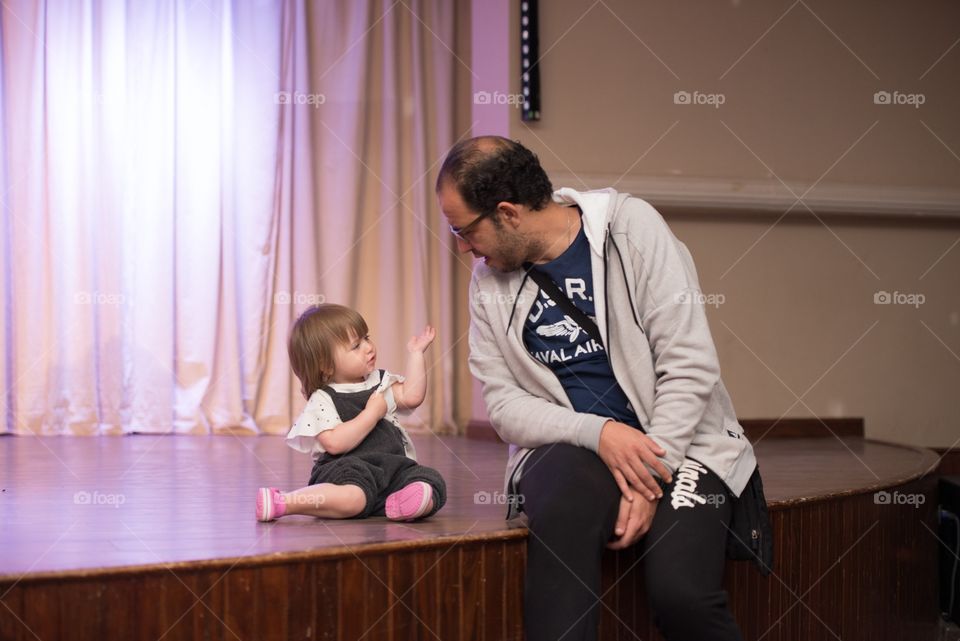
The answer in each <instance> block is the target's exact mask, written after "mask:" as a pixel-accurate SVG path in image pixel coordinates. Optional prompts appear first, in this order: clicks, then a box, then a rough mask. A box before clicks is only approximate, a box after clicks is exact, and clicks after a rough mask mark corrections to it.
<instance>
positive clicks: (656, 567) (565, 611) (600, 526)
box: [517, 444, 742, 641]
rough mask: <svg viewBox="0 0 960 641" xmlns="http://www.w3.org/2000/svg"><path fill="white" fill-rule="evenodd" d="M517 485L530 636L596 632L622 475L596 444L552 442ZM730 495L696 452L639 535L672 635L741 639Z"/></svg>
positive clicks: (662, 622) (658, 617) (658, 618)
mask: <svg viewBox="0 0 960 641" xmlns="http://www.w3.org/2000/svg"><path fill="white" fill-rule="evenodd" d="M517 489H518V491H519V493H520V494H521V495H522V496H523V511H524V512H526V514H527V516H528V517H529V521H530V522H529V529H530V538H529V540H528V544H527V575H526V587H525V593H524V623H525V630H526V638H527V641H539V640H545V641H546V640H549V641H559V640H561V639H562V640H564V641H582V640H585V639H596V637H597V628H598V625H599V617H600V610H601V608H602V607H603V606H602V605H601V604H600V602H599V595H600V559H601V556H602V554H603V551H604V548H605V546H606V544H607V543H608V542H609V541H610V538H611V536H612V533H613V528H614V525H615V524H616V519H617V514H618V510H619V507H620V490H619V488H618V487H617V484H616V482H615V481H614V480H613V475H612V474H611V473H610V470H609V468H607V466H606V465H605V464H604V463H603V461H601V460H600V458H599V457H598V456H597V455H596V454H595V453H593V452H591V451H590V450H586V449H583V448H580V447H575V446H572V445H566V444H554V445H545V446H543V447H540V448H537V449H536V450H535V451H534V452H533V453H532V454H530V456H529V458H528V459H527V461H526V462H525V463H524V466H523V472H522V476H521V479H520V482H519V484H518V486H517ZM693 495H699V496H700V498H703V499H706V501H707V502H705V503H704V502H701V501H700V499H697V498H693ZM637 500H641V499H639V497H638V499H637ZM730 500H731V497H730V495H729V492H728V490H727V489H726V487H725V486H724V485H723V483H722V482H721V481H720V480H719V479H718V478H717V477H716V475H715V474H713V473H712V472H710V471H709V470H707V469H706V468H705V467H703V466H700V465H699V464H697V463H696V462H695V461H689V460H688V461H686V462H685V463H684V465H683V466H681V468H680V470H678V471H677V473H675V474H674V475H673V483H672V484H671V485H669V486H668V487H667V488H666V489H665V490H664V494H663V498H662V499H660V501H659V505H658V506H657V512H656V515H655V516H654V519H653V524H652V525H651V528H650V531H649V532H647V534H646V536H645V537H644V538H643V539H641V540H640V542H639V543H637V545H641V546H644V557H643V565H644V574H645V580H646V585H647V592H648V594H649V595H650V601H651V603H650V605H651V606H652V609H653V614H654V621H655V623H656V625H657V627H658V628H659V630H660V632H661V634H663V636H664V638H666V639H667V641H688V640H689V641H704V640H706V639H710V640H711V641H721V640H723V641H726V640H737V641H740V640H742V637H741V635H740V631H739V630H738V628H737V624H736V623H735V622H734V620H733V615H732V614H731V612H730V610H729V609H728V607H727V594H726V592H725V591H724V590H723V588H722V581H723V568H724V564H725V543H726V538H727V529H726V527H725V525H729V521H730Z"/></svg>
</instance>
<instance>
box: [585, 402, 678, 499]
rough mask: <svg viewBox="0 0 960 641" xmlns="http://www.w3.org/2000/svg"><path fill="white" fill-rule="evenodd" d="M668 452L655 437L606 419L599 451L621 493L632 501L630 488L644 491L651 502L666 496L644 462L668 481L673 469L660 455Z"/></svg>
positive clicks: (601, 433)
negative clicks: (670, 470) (667, 465)
mask: <svg viewBox="0 0 960 641" xmlns="http://www.w3.org/2000/svg"><path fill="white" fill-rule="evenodd" d="M666 453H667V451H666V450H664V449H663V448H662V447H660V446H659V445H657V443H656V441H654V440H653V439H652V438H650V437H649V436H647V435H646V434H644V433H643V432H641V431H640V430H638V429H635V428H633V427H630V426H629V425H627V424H625V423H618V422H617V421H607V422H606V423H605V424H604V426H603V428H602V429H601V431H600V447H599V448H598V451H597V454H598V455H599V456H600V458H601V459H602V460H603V462H604V463H606V465H607V467H609V468H610V471H611V472H612V473H613V478H614V479H615V480H616V482H617V486H618V487H619V488H620V492H621V493H622V494H623V495H624V496H625V497H627V499H628V500H631V501H632V500H633V494H632V493H631V488H633V489H634V490H636V491H637V492H642V493H643V494H644V496H646V497H647V499H648V500H650V501H653V500H654V499H657V498H660V497H661V496H662V495H663V492H662V491H661V490H660V485H659V484H658V483H657V479H655V478H654V477H653V475H652V474H650V471H649V470H647V468H646V466H645V465H644V463H646V464H647V465H649V466H650V467H651V468H653V469H654V470H655V471H656V472H657V474H659V475H660V478H662V479H663V480H664V481H665V482H667V483H669V482H670V481H671V478H670V472H669V471H668V470H667V467H666V466H665V465H664V464H663V463H662V462H661V461H660V458H659V457H661V456H665V455H666Z"/></svg>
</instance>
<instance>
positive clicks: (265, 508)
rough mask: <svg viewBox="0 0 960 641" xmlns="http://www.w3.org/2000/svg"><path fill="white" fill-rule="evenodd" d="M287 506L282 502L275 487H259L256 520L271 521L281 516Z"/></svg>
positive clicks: (281, 497)
mask: <svg viewBox="0 0 960 641" xmlns="http://www.w3.org/2000/svg"><path fill="white" fill-rule="evenodd" d="M286 512H287V506H286V504H284V502H283V495H281V494H280V490H278V489H277V488H275V487H261V488H260V489H259V490H257V520H258V521H272V520H274V519H276V518H279V517H281V516H283V515H284V514H285V513H286Z"/></svg>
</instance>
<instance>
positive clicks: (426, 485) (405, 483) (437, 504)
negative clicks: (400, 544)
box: [384, 461, 447, 521]
mask: <svg viewBox="0 0 960 641" xmlns="http://www.w3.org/2000/svg"><path fill="white" fill-rule="evenodd" d="M411 463H412V464H411V465H406V466H405V467H404V469H402V470H400V471H398V472H397V473H396V474H394V477H393V479H392V481H391V483H390V485H389V486H388V488H387V492H388V495H387V497H386V502H385V504H384V513H385V514H386V516H387V518H389V519H392V520H396V521H412V520H415V519H421V518H426V517H428V516H432V515H433V514H436V513H437V511H439V510H440V508H442V507H443V505H444V503H446V502H447V485H446V483H445V482H444V480H443V477H442V476H440V473H439V472H437V471H436V470H435V469H433V468H431V467H426V466H425V465H419V464H416V463H413V462H412V461H411Z"/></svg>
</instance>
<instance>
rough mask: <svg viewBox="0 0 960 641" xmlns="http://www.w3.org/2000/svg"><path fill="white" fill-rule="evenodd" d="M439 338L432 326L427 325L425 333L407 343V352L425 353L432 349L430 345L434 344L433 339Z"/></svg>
mask: <svg viewBox="0 0 960 641" xmlns="http://www.w3.org/2000/svg"><path fill="white" fill-rule="evenodd" d="M436 337H437V330H435V329H434V328H433V327H431V326H430V325H427V326H426V327H424V328H423V332H421V334H420V335H419V336H414V337H412V338H411V339H410V340H409V341H407V351H408V352H410V353H412V354H413V353H416V352H423V351H424V350H425V349H427V348H428V347H430V343H432V342H433V339H434V338H436Z"/></svg>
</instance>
